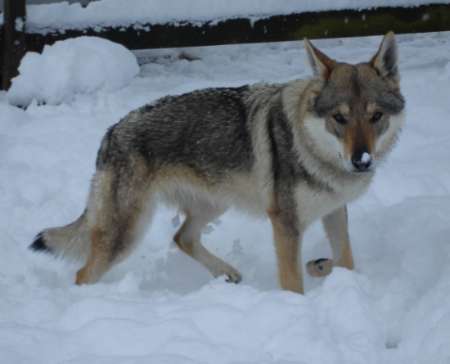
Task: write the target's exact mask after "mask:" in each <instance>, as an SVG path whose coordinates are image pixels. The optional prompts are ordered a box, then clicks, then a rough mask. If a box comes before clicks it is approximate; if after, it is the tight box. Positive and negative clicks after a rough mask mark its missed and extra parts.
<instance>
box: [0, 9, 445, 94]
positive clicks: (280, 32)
mask: <svg viewBox="0 0 450 364" xmlns="http://www.w3.org/2000/svg"><path fill="white" fill-rule="evenodd" d="M25 3H26V1H25V0H5V7H4V24H3V27H2V28H0V46H1V48H2V50H3V56H2V57H0V62H1V63H2V64H1V69H2V72H1V75H0V76H1V78H2V79H1V86H2V88H3V89H7V88H8V87H9V85H10V80H11V78H12V77H14V76H15V75H16V74H17V67H18V65H19V62H20V59H21V58H22V56H23V55H24V53H25V52H26V51H37V52H39V51H41V50H42V48H43V47H44V46H45V45H46V44H53V43H54V42H55V41H57V40H63V39H67V38H72V37H77V36H80V35H95V36H99V37H103V38H107V39H109V40H112V41H114V42H117V43H121V44H123V45H124V46H126V47H127V48H129V49H145V48H165V47H188V46H206V45H219V44H233V43H251V42H274V41H286V40H296V39H302V38H303V37H305V36H307V37H309V38H321V37H330V38H331V37H347V36H364V35H377V34H383V33H385V32H387V31H389V30H393V31H394V32H397V33H416V32H430V31H443V30H450V5H449V3H450V1H437V0H436V1H434V2H433V3H431V2H430V1H424V0H392V1H385V0H375V1H374V0H370V1H369V0H362V1H361V0H359V1H357V2H355V1H354V0H346V1H339V2H333V1H332V2H329V1H325V0H323V1H302V2H299V1H297V2H292V1H287V0H278V1H275V0H274V1H272V2H271V1H267V0H265V1H263V0H252V1H250V2H242V1H236V0H230V2H223V1H222V0H221V1H220V2H217V4H222V7H219V9H218V8H217V7H216V8H214V7H213V6H209V7H208V4H209V5H212V4H216V2H215V1H212V2H210V0H196V1H195V2H189V3H186V4H188V8H186V9H184V8H183V4H185V3H184V2H180V3H177V4H176V8H175V9H173V10H171V9H170V6H169V5H170V4H166V3H170V2H168V1H167V0H166V1H165V2H159V4H160V6H162V7H163V8H161V9H159V8H157V7H156V8H155V7H154V6H155V4H157V3H158V2H157V1H152V2H150V1H148V0H146V1H143V0H135V1H133V2H126V1H121V0H109V1H99V2H93V3H91V4H90V5H89V6H88V7H87V8H82V7H81V6H80V5H78V4H76V5H75V4H73V5H69V4H67V3H63V4H52V5H34V6H32V7H31V6H30V9H29V10H30V11H29V17H28V19H27V17H26V6H25ZM225 3H226V4H227V6H226V7H223V4H225ZM123 4H126V6H127V9H128V10H127V11H123V9H122V11H119V10H120V6H122V7H123ZM149 4H150V5H149ZM186 4H185V5H184V7H186ZM195 4H197V5H200V6H194V5H195ZM202 4H203V5H202ZM233 4H234V5H233ZM243 4H244V5H245V6H244V7H243ZM333 4H334V5H333ZM336 4H338V5H339V6H337V5H336ZM173 5H174V4H173V3H172V8H173ZM235 5H236V6H235ZM387 5H389V6H387ZM102 6H103V7H104V8H102ZM145 6H147V7H149V9H150V10H151V7H152V6H153V7H154V8H153V10H152V11H149V12H148V14H151V15H149V16H148V17H146V16H145V9H146V7H145ZM214 9H215V10H214ZM251 9H258V10H256V11H254V12H252V11H251ZM169 10H170V11H169ZM124 14H125V15H124ZM143 14H144V15H143ZM195 14H197V15H195ZM208 14H211V15H210V17H208ZM239 14H245V15H239ZM118 15H120V16H118ZM183 15H184V17H183ZM124 16H125V17H124ZM133 18H134V19H136V20H135V21H133ZM25 19H27V20H26V21H25Z"/></svg>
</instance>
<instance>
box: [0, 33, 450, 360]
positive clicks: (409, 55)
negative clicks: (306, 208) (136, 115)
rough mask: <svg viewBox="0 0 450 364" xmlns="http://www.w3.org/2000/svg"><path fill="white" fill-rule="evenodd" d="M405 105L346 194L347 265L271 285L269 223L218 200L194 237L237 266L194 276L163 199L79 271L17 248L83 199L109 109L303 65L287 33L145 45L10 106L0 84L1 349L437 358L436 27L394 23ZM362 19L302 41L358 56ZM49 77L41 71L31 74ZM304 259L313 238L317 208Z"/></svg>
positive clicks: (446, 182) (447, 215)
mask: <svg viewBox="0 0 450 364" xmlns="http://www.w3.org/2000/svg"><path fill="white" fill-rule="evenodd" d="M398 40H399V49H400V57H401V62H400V70H401V74H402V88H403V92H404V94H405V96H406V99H407V122H406V126H405V130H404V132H403V134H402V136H401V139H400V141H399V144H398V146H397V148H396V149H395V150H394V151H393V153H392V155H391V156H390V158H389V159H388V161H387V162H386V163H385V164H384V165H383V166H382V167H381V168H380V169H379V171H378V174H377V177H376V179H375V182H374V184H373V185H372V186H371V188H370V190H369V191H368V192H367V194H366V195H365V196H364V197H363V198H361V199H360V200H358V201H357V202H355V203H353V204H352V205H351V206H350V210H349V213H350V234H351V238H352V241H353V247H354V255H355V260H356V271H355V272H349V271H345V270H343V269H341V270H336V271H334V272H333V273H332V275H331V276H330V277H328V278H326V279H313V278H308V277H307V278H306V295H305V296H301V295H297V294H294V293H289V292H283V291H281V290H279V288H278V286H277V282H276V267H275V258H274V252H273V246H272V239H271V229H270V226H269V224H268V222H267V221H266V220H254V219H253V218H250V217H247V216H245V215H242V214H240V213H238V212H236V211H230V212H228V213H227V214H226V215H225V216H223V217H222V218H221V219H220V220H219V221H216V222H215V223H214V224H212V225H211V226H210V228H209V231H208V234H206V235H205V241H206V243H207V246H208V247H209V248H210V249H211V250H213V251H214V252H216V253H217V254H219V255H220V256H222V257H225V258H226V260H227V261H229V262H231V263H233V265H234V266H236V267H237V268H238V269H239V270H240V271H241V272H242V273H243V276H244V280H243V282H242V283H241V284H239V285H230V284H226V283H225V282H224V281H223V279H222V278H219V279H215V280H214V279H211V277H210V276H209V275H208V273H207V272H206V271H205V270H204V269H203V268H201V267H200V266H199V265H198V264H197V263H194V262H192V261H191V260H190V259H189V258H187V257H185V256H184V255H183V254H182V253H180V252H179V251H178V250H176V248H175V247H174V246H173V244H171V238H172V236H173V234H174V233H175V231H176V225H177V224H179V220H180V218H181V217H180V216H177V212H176V211H174V210H170V209H167V208H162V209H160V210H159V213H158V214H157V216H156V217H155V219H154V221H153V224H152V226H151V229H150V231H149V233H148V234H147V235H146V237H145V239H144V241H143V242H142V244H141V245H140V246H139V248H138V249H137V251H136V252H135V253H134V254H133V255H132V256H131V257H130V258H129V259H128V260H126V261H125V262H124V263H122V264H121V265H120V266H117V267H115V268H114V269H113V270H112V271H111V272H109V273H108V274H107V275H106V276H105V277H104V279H102V281H101V282H100V283H98V284H96V285H92V286H83V287H76V286H74V285H73V279H74V274H75V272H76V270H77V268H78V265H77V264H76V263H68V262H64V261H58V260H53V259H52V258H51V257H49V256H46V255H36V254H33V253H31V252H30V251H28V250H27V246H28V244H29V243H30V242H31V240H32V238H33V236H34V235H35V234H36V233H37V232H38V231H39V230H41V229H42V228H44V227H47V226H54V225H58V224H63V223H67V222H69V221H71V220H72V219H74V218H75V217H76V216H77V215H78V214H79V213H80V212H81V211H82V209H83V208H84V204H85V200H86V195H87V191H88V186H89V179H90V176H91V174H92V172H93V169H94V161H95V155H96V150H97V148H98V145H99V142H100V139H101V137H102V135H103V133H104V132H105V130H106V129H107V127H108V126H110V125H111V124H113V123H115V122H117V121H118V120H119V119H120V118H121V117H122V116H123V115H125V114H126V113H127V112H128V111H129V110H131V109H133V108H135V107H138V106H140V105H142V104H144V103H146V102H149V101H152V100H154V99H155V98H157V97H160V96H163V95H166V94H177V93H181V92H186V91H189V90H192V89H195V88H201V87H207V86H223V85H232V86H235V85H241V84H244V83H248V82H256V81H270V82H281V81H286V80H289V79H293V78H298V77H307V76H309V74H310V71H309V69H308V68H307V67H306V66H305V52H304V50H303V46H302V44H301V43H300V42H290V43H279V44H261V45H239V46H222V47H213V48H201V49H191V50H186V51H185V52H188V53H190V54H191V55H195V56H198V57H199V58H200V59H199V60H196V61H193V62H189V61H186V60H185V59H179V58H178V57H177V54H179V52H180V51H174V50H167V51H161V50H159V51H153V52H151V51H150V52H146V54H145V55H143V54H141V56H145V57H146V59H151V60H153V63H150V64H146V65H143V66H142V67H141V71H140V75H139V77H137V78H135V79H134V80H133V81H132V82H131V84H130V85H129V86H127V87H125V88H122V89H120V90H116V91H97V92H95V93H94V94H90V95H82V94H81V95H76V96H75V97H74V98H73V99H72V100H71V101H70V102H68V103H64V104H61V105H57V106H55V105H53V106H52V105H47V106H37V105H36V103H32V104H31V106H30V107H29V108H28V109H27V110H26V111H24V110H21V109H18V108H15V107H13V106H10V105H8V103H7V99H6V95H5V93H0V118H1V122H0V191H1V193H0V206H1V207H2V208H1V209H0V211H1V212H0V213H1V218H0V231H1V232H2V238H1V248H2V249H1V253H0V362H1V363H15V364H16V363H17V364H19V363H27V364H28V363H36V364H40V363H42V364H52V363H71V364H75V363H76V364H85V363H99V364H106V363H108V364H110V363H127V364H131V363H133V364H141V363H142V364H143V363H158V364H163V363H167V364H180V363H181V364H192V363H218V364H220V363H241V364H242V363H255V364H256V363H258V364H265V363H267V364H268V363H278V364H288V363H289V364H293V363H297V364H298V363H305V364H315V363H317V364H318V363H320V364H328V363H333V364H334V363H336V364H350V363H351V364H356V363H361V364H363V363H364V364H367V363H369V364H371V363H373V364H379V363H387V364H390V363H392V364H394V363H395V364H429V363H435V364H448V363H449V362H450V345H449V342H450V265H449V264H448V262H449V258H450V162H449V159H448V158H449V151H450V122H449V117H448V115H449V114H450V104H449V103H448V91H449V82H450V33H436V34H426V35H404V36H399V37H398ZM379 41H380V38H379V37H371V38H354V39H343V40H341V39H334V40H321V41H316V42H315V44H317V45H318V46H319V47H320V48H321V49H323V50H324V51H325V52H327V53H328V54H329V55H331V56H333V57H336V58H338V59H342V60H346V61H351V62H359V61H364V60H367V59H368V58H369V57H370V56H371V55H372V54H373V53H374V52H375V50H376V48H377V46H378V44H379ZM48 77H49V78H51V77H52V75H51V73H49V74H48ZM303 252H304V254H303V260H304V262H306V261H308V260H310V259H313V258H320V257H325V256H328V254H329V249H328V247H327V244H326V240H325V236H324V233H323V232H322V230H321V228H320V225H319V224H316V225H314V226H313V227H312V228H311V229H310V230H309V231H308V233H307V235H306V238H305V244H304V249H303Z"/></svg>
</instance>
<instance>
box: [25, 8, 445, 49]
mask: <svg viewBox="0 0 450 364" xmlns="http://www.w3.org/2000/svg"><path fill="white" fill-rule="evenodd" d="M389 30H393V31H394V32H396V33H417V32H436V31H443V30H450V5H437V4H434V5H433V4H432V5H423V6H418V7H409V8H403V7H382V8H374V9H369V10H361V11H359V10H341V11H324V12H309V13H301V14H291V15H276V16H271V17H269V18H265V19H261V20H257V21H254V22H253V21H251V20H250V19H247V18H239V19H229V20H224V21H221V22H214V23H213V22H206V23H203V24H202V25H197V24H191V23H189V22H179V23H177V24H143V25H140V26H139V27H134V26H128V27H105V28H100V29H98V28H87V29H84V30H70V29H69V30H65V31H64V32H58V31H56V30H54V31H52V32H50V33H48V34H46V35H43V34H38V33H27V46H28V49H29V50H33V51H41V50H42V48H43V47H44V45H45V44H52V43H54V42H55V41H57V40H62V39H67V38H72V37H77V36H81V35H93V36H99V37H103V38H107V39H110V40H112V41H114V42H117V43H121V44H123V45H125V46H126V47H127V48H129V49H146V48H166V47H190V46H207V45H219V44H234V43H254V42H276V41H287V40H299V39H303V38H304V37H305V36H307V37H309V38H334V37H355V36H366V35H381V34H384V33H386V32H387V31H389Z"/></svg>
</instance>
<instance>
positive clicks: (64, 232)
mask: <svg viewBox="0 0 450 364" xmlns="http://www.w3.org/2000/svg"><path fill="white" fill-rule="evenodd" d="M89 248H90V239H89V228H88V224H87V217H86V211H84V212H83V213H82V214H81V216H80V217H79V218H78V219H76V220H75V221H74V222H72V223H70V224H68V225H65V226H60V227H55V228H49V229H45V230H43V231H41V232H40V233H39V234H38V235H37V236H36V237H35V239H34V241H33V243H32V244H31V245H30V249H31V250H34V251H40V252H47V253H51V254H54V255H55V256H57V257H62V258H69V259H73V260H77V259H83V258H86V256H87V254H88V252H89Z"/></svg>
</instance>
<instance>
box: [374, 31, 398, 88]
mask: <svg viewBox="0 0 450 364" xmlns="http://www.w3.org/2000/svg"><path fill="white" fill-rule="evenodd" d="M397 60H398V56H397V43H396V41H395V35H394V33H393V32H389V33H387V34H386V35H385V36H384V38H383V40H382V42H381V45H380V48H379V49H378V51H377V53H376V54H375V55H374V56H373V57H372V59H371V60H370V62H369V63H370V65H371V66H372V67H373V68H375V69H376V70H377V72H378V73H379V74H380V75H381V76H382V77H386V78H390V79H392V80H394V81H398V80H399V74H398V67H397Z"/></svg>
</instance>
